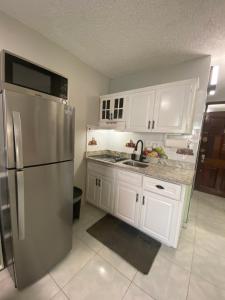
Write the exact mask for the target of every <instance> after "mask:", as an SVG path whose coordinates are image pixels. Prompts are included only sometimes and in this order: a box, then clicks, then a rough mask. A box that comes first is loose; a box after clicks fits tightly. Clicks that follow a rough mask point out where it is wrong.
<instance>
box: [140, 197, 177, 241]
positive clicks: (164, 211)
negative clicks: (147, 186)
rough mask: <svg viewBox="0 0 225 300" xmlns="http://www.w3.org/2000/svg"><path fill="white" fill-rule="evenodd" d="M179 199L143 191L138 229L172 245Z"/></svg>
mask: <svg viewBox="0 0 225 300" xmlns="http://www.w3.org/2000/svg"><path fill="white" fill-rule="evenodd" d="M178 207H179V201H176V200H172V199H169V198H166V197H163V196H160V195H157V194H154V193H149V192H145V193H144V195H143V202H142V208H141V220H140V229H141V230H142V231H144V232H146V233H147V234H149V235H151V236H153V237H155V238H156V239H158V240H160V241H162V242H164V243H166V244H168V245H171V246H173V241H174V239H175V235H176V225H177V224H176V222H177V214H178Z"/></svg>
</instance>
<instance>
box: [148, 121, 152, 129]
mask: <svg viewBox="0 0 225 300" xmlns="http://www.w3.org/2000/svg"><path fill="white" fill-rule="evenodd" d="M150 128H151V121H148V129H150Z"/></svg>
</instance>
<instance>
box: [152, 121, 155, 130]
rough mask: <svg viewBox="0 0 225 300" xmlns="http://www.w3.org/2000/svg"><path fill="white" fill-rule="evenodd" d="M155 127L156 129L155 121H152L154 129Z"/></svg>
mask: <svg viewBox="0 0 225 300" xmlns="http://www.w3.org/2000/svg"><path fill="white" fill-rule="evenodd" d="M154 127H155V121H154V120H153V121H152V129H154Z"/></svg>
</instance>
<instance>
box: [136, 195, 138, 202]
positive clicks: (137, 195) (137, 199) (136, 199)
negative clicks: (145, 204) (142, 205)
mask: <svg viewBox="0 0 225 300" xmlns="http://www.w3.org/2000/svg"><path fill="white" fill-rule="evenodd" d="M138 198H139V195H138V194H136V202H138Z"/></svg>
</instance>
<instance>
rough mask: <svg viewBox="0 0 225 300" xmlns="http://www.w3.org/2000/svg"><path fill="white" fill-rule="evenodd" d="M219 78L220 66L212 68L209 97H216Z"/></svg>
mask: <svg viewBox="0 0 225 300" xmlns="http://www.w3.org/2000/svg"><path fill="white" fill-rule="evenodd" d="M218 77H219V66H212V67H211V69H210V78H209V85H208V95H209V96H214V95H215V93H216V86H217V83H218Z"/></svg>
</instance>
